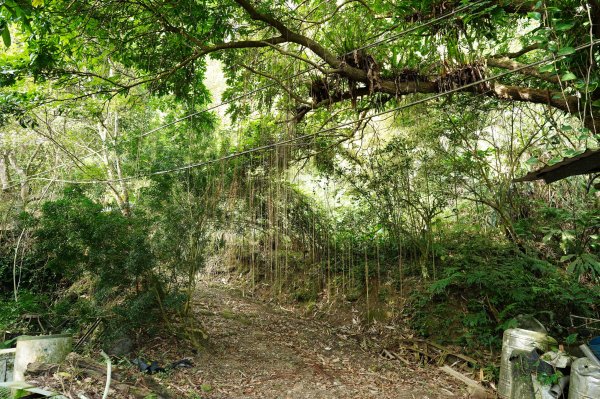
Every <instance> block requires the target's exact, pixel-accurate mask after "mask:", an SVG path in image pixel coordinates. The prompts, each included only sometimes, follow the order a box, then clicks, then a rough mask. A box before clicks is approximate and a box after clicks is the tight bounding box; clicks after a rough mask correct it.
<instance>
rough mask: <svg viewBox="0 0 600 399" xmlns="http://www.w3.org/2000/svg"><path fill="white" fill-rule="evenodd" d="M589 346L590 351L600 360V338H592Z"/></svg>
mask: <svg viewBox="0 0 600 399" xmlns="http://www.w3.org/2000/svg"><path fill="white" fill-rule="evenodd" d="M588 346H589V347H590V350H591V351H592V352H594V355H596V357H597V358H598V359H600V337H594V338H592V339H591V340H590V343H589V344H588Z"/></svg>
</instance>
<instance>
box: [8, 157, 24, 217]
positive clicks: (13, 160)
mask: <svg viewBox="0 0 600 399" xmlns="http://www.w3.org/2000/svg"><path fill="white" fill-rule="evenodd" d="M8 160H9V162H10V166H12V168H13V169H14V170H15V173H16V174H17V176H19V183H20V185H21V192H20V194H21V201H22V202H23V206H25V205H27V202H28V200H29V181H28V179H27V173H26V172H25V169H23V168H21V167H20V166H19V164H18V162H17V157H16V156H15V154H14V153H13V152H9V153H8Z"/></svg>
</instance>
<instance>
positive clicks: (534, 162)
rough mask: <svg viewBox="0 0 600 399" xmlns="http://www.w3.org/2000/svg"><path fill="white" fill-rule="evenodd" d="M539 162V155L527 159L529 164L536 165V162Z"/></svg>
mask: <svg viewBox="0 0 600 399" xmlns="http://www.w3.org/2000/svg"><path fill="white" fill-rule="evenodd" d="M538 162H539V160H538V159H537V157H531V158H529V159H528V160H527V161H525V163H526V164H527V165H534V164H536V163H538Z"/></svg>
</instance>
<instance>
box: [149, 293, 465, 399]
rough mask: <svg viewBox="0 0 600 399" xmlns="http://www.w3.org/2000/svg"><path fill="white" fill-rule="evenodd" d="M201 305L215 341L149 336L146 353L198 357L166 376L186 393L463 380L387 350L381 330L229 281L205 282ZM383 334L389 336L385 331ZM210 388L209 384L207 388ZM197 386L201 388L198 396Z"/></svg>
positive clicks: (404, 388)
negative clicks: (261, 297) (178, 342)
mask: <svg viewBox="0 0 600 399" xmlns="http://www.w3.org/2000/svg"><path fill="white" fill-rule="evenodd" d="M195 312H196V316H197V318H198V320H202V323H203V325H204V328H206V330H207V332H208V333H209V335H210V341H211V344H210V348H209V350H208V351H206V352H202V353H198V354H196V355H193V356H190V353H189V352H187V353H186V349H185V348H181V347H179V346H178V347H171V346H169V345H168V344H166V343H165V340H164V339H161V340H157V341H156V342H149V343H148V345H147V346H146V352H145V353H144V355H145V356H147V357H149V358H152V359H153V360H154V359H156V360H159V361H160V362H161V363H163V364H164V363H167V362H170V361H173V360H177V359H180V358H182V357H188V358H191V359H192V360H193V362H194V365H195V366H194V367H193V368H191V369H186V370H179V371H176V372H173V373H172V374H171V375H168V376H163V377H159V378H160V379H161V380H162V382H163V383H165V385H167V386H168V387H169V388H171V389H172V390H174V391H175V392H177V391H179V392H180V393H181V394H182V396H189V397H196V398H378V399H384V398H396V399H403V398H411V399H413V398H431V399H433V398H451V397H467V395H466V393H465V391H464V390H463V387H462V386H461V385H460V384H457V383H456V381H454V380H452V379H451V378H450V377H448V376H447V375H445V374H443V373H442V372H441V371H439V370H438V368H437V367H435V366H426V367H421V366H419V363H418V361H414V362H413V361H412V360H413V358H409V359H410V360H409V361H407V359H406V358H405V357H403V359H402V361H400V360H398V359H394V360H389V359H386V358H385V357H384V356H381V353H382V351H383V349H384V348H385V345H386V340H387V339H389V337H390V336H393V335H395V334H398V335H401V334H402V333H401V332H399V331H398V332H396V331H395V330H394V329H392V327H390V326H387V327H386V326H381V327H382V329H384V330H385V331H387V332H388V333H387V334H384V335H385V337H387V338H386V339H384V338H382V339H381V341H380V340H379V339H378V338H377V337H378V336H379V335H381V334H379V333H378V332H377V331H376V329H371V330H369V331H361V330H362V328H361V327H360V325H359V323H350V324H348V325H344V324H340V322H339V321H338V322H337V323H335V324H334V323H333V322H331V321H328V320H327V319H320V320H317V319H314V318H306V317H303V316H302V315H301V314H299V313H298V312H297V311H295V310H293V309H285V308H283V307H281V306H279V305H275V304H266V303H262V302H260V301H258V300H255V299H251V298H247V297H243V296H242V295H241V293H240V292H239V291H236V290H233V289H231V288H227V287H225V286H216V285H205V286H203V287H201V288H200V289H199V291H198V296H197V298H196V299H195ZM381 336H382V337H383V335H381ZM201 386H202V387H204V390H202V389H200V387H201ZM192 392H195V393H196V394H195V395H193V394H192Z"/></svg>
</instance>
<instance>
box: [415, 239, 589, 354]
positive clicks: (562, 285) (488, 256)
mask: <svg viewBox="0 0 600 399" xmlns="http://www.w3.org/2000/svg"><path fill="white" fill-rule="evenodd" d="M440 259H441V260H442V267H441V273H440V277H439V278H438V279H436V280H434V281H431V282H430V283H428V284H426V288H425V289H423V290H419V291H417V292H415V293H413V295H412V298H411V299H412V305H413V306H414V309H415V313H414V314H415V316H414V317H413V319H412V321H413V325H414V327H415V328H416V329H417V330H418V331H419V333H421V334H422V335H424V336H428V337H432V338H435V339H438V340H442V341H447V342H452V343H456V344H460V345H466V346H470V347H477V346H483V347H488V348H499V347H500V346H501V337H502V332H503V331H504V330H505V329H506V328H510V327H511V326H512V325H513V324H512V323H513V320H514V317H515V316H517V315H519V314H529V315H532V316H534V317H536V318H537V319H538V320H540V321H541V322H542V323H543V324H544V325H545V326H546V328H547V329H548V330H549V332H550V333H551V334H552V335H553V336H555V337H557V338H561V337H565V336H567V335H568V334H569V332H568V330H567V329H568V327H569V326H570V315H571V314H574V315H579V316H588V317H589V316H596V317H597V315H598V311H599V308H598V304H600V287H598V286H597V285H592V284H582V283H580V281H579V280H578V279H577V278H576V277H575V276H574V275H572V274H569V273H566V272H565V271H564V270H563V269H560V268H559V267H557V266H556V265H553V264H551V263H549V262H546V261H543V260H540V259H539V258H537V257H535V256H532V255H525V254H523V253H522V252H521V251H520V250H518V249H517V248H516V247H515V246H514V245H511V244H510V243H507V242H503V241H502V240H498V239H497V238H494V237H487V236H484V235H476V234H474V235H471V236H469V237H465V236H464V234H461V235H460V236H458V235H456V236H454V237H448V241H446V243H445V246H444V248H443V250H442V253H441V256H440Z"/></svg>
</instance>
